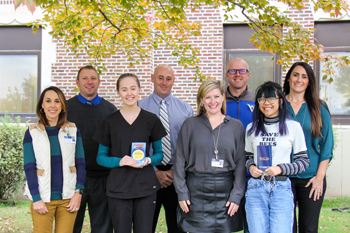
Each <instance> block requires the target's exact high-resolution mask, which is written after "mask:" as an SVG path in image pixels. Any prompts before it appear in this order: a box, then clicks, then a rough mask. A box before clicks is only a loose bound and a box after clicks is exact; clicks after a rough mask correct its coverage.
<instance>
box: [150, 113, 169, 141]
mask: <svg viewBox="0 0 350 233" xmlns="http://www.w3.org/2000/svg"><path fill="white" fill-rule="evenodd" d="M152 118H153V119H152V120H153V121H154V124H153V128H152V133H151V137H150V141H151V142H156V141H158V140H160V139H162V137H164V136H165V135H166V134H167V133H166V131H165V128H164V126H163V124H162V122H161V121H160V119H159V118H158V117H157V116H156V115H154V114H152Z"/></svg>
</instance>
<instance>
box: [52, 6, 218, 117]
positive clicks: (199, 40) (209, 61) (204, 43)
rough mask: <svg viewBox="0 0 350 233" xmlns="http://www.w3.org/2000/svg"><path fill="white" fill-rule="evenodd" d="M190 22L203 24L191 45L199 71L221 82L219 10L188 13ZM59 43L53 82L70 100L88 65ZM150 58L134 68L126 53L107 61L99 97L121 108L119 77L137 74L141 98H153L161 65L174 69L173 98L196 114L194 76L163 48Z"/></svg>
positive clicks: (208, 9) (81, 57) (206, 8)
mask: <svg viewBox="0 0 350 233" xmlns="http://www.w3.org/2000/svg"><path fill="white" fill-rule="evenodd" d="M187 15H188V17H189V19H190V20H191V21H195V22H198V21H199V22H201V23H202V31H201V32H202V35H201V36H198V37H195V38H193V40H192V43H193V44H194V45H196V46H199V47H200V52H201V55H200V60H201V62H200V68H201V70H202V72H203V73H204V74H205V75H208V76H211V77H213V78H216V79H222V67H223V66H222V61H223V24H222V20H221V16H220V12H219V10H218V9H213V8H212V7H210V6H203V7H202V8H201V9H200V10H198V11H195V12H191V11H187ZM54 42H55V43H57V44H56V45H57V50H56V52H57V53H56V56H57V57H56V58H57V59H56V63H53V64H52V82H53V83H54V84H56V85H57V86H58V87H60V88H61V89H62V90H63V91H64V93H65V95H66V97H67V98H71V97H72V96H74V95H75V94H76V93H75V91H74V88H76V84H75V79H76V74H77V72H78V70H79V68H80V67H82V66H84V65H87V64H88V63H89V60H88V56H87V55H80V56H79V57H76V56H75V55H74V54H73V52H68V53H67V52H66V47H65V46H64V44H63V43H62V42H61V41H54ZM149 55H150V58H149V59H147V60H145V61H143V62H141V63H140V64H139V65H135V66H133V67H130V66H129V63H128V62H127V58H126V57H125V56H124V55H123V53H120V54H117V55H115V56H113V57H111V58H108V59H105V60H104V63H105V64H106V68H107V71H103V72H102V75H101V76H100V78H101V85H100V88H99V95H101V96H102V97H104V98H105V99H107V100H109V101H111V102H112V103H113V104H115V105H116V106H117V107H118V108H120V107H121V101H120V98H119V97H118V95H117V93H116V89H115V84H116V80H117V77H118V76H119V75H120V74H122V73H126V72H130V73H134V74H136V75H137V76H138V77H139V78H140V82H141V88H142V91H141V93H140V94H141V98H143V97H146V96H148V95H150V94H151V93H152V91H153V85H152V83H151V80H150V77H151V74H152V73H153V69H154V67H156V66H157V65H159V64H168V65H171V66H172V67H173V69H174V71H175V76H176V81H175V84H174V87H173V95H174V96H176V97H178V98H180V99H183V100H185V101H186V102H188V103H189V104H191V105H192V107H193V108H194V110H196V94H197V90H198V87H199V85H200V82H199V81H195V80H194V78H195V77H194V72H193V71H191V70H190V69H184V68H183V67H181V66H179V65H178V64H177V59H176V58H175V57H173V56H172V55H171V51H169V50H168V49H166V48H164V47H159V49H157V50H154V51H149Z"/></svg>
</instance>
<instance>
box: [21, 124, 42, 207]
mask: <svg viewBox="0 0 350 233" xmlns="http://www.w3.org/2000/svg"><path fill="white" fill-rule="evenodd" d="M23 160H24V171H25V174H26V178H27V182H28V188H29V191H30V194H31V195H32V198H33V202H37V201H40V200H41V197H40V193H39V182H38V176H37V174H36V160H35V154H34V149H33V141H32V136H31V135H30V132H29V129H28V130H27V131H26V132H25V134H24V139H23Z"/></svg>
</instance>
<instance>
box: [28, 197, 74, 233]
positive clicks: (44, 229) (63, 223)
mask: <svg viewBox="0 0 350 233" xmlns="http://www.w3.org/2000/svg"><path fill="white" fill-rule="evenodd" d="M69 202H70V199H66V200H53V201H50V202H48V203H45V205H46V208H47V210H48V211H49V212H48V213H46V214H38V213H37V212H35V211H34V209H33V202H31V203H30V212H31V214H32V219H33V233H52V225H53V220H54V219H55V232H57V233H71V232H72V230H73V226H74V221H75V217H76V216H77V212H69V211H68V210H67V205H68V204H69Z"/></svg>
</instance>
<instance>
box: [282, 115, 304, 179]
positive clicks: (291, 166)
mask: <svg viewBox="0 0 350 233" xmlns="http://www.w3.org/2000/svg"><path fill="white" fill-rule="evenodd" d="M289 126H290V127H289V128H288V131H289V132H290V133H291V134H292V135H293V138H294V140H293V151H294V154H293V159H292V163H282V164H278V165H277V166H279V167H280V168H281V169H282V173H281V175H285V176H291V175H296V174H299V173H301V172H304V171H305V170H306V168H307V167H308V166H309V164H310V159H309V157H308V155H307V148H306V143H305V136H304V132H303V129H302V128H301V125H300V124H299V122H296V121H291V122H290V125H289Z"/></svg>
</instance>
